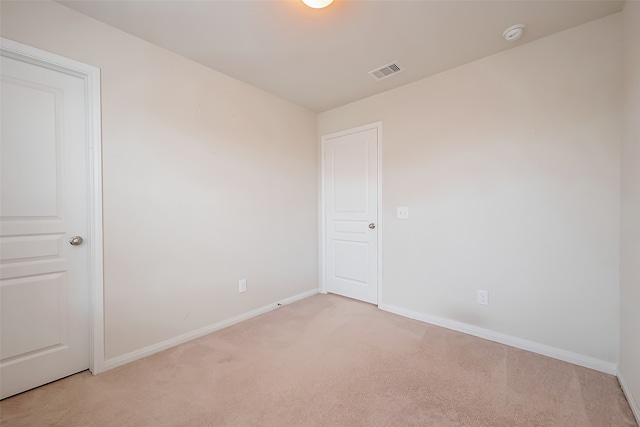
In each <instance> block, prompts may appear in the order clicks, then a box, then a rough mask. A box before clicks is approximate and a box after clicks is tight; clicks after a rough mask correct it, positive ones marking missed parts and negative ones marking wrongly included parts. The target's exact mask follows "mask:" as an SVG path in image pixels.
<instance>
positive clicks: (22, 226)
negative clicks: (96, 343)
mask: <svg viewBox="0 0 640 427" xmlns="http://www.w3.org/2000/svg"><path fill="white" fill-rule="evenodd" d="M1 61H2V62H1V63H0V67H1V72H2V82H1V85H2V86H1V101H2V103H1V109H2V110H1V124H2V130H1V137H0V138H1V139H0V143H1V144H0V158H1V160H0V163H1V164H0V167H1V169H0V170H1V172H0V179H1V189H2V192H1V194H0V217H1V218H0V245H1V246H0V250H1V252H0V258H1V260H0V337H1V338H0V359H1V360H0V394H1V396H0V397H1V398H5V397H7V396H11V395H13V394H16V393H20V392H22V391H25V390H29V389H31V388H34V387H37V386H39V385H42V384H45V383H48V382H51V381H54V380H56V379H59V378H62V377H65V376H67V375H70V374H74V373H76V372H79V371H83V370H85V369H87V368H88V367H89V350H90V342H89V325H90V323H89V307H90V301H89V269H88V247H89V245H87V242H84V243H79V241H76V242H75V243H76V244H77V245H75V246H74V245H72V244H71V243H70V239H72V238H73V237H74V236H80V237H82V238H85V239H86V238H87V231H88V222H89V219H88V218H89V217H88V212H87V210H88V209H87V205H88V203H87V200H88V199H87V198H88V193H89V183H88V182H87V181H88V180H87V176H88V173H87V167H88V144H87V141H88V134H89V132H88V130H87V129H88V127H87V115H86V105H85V102H86V101H85V100H86V87H85V81H84V80H83V79H82V78H80V77H76V76H73V75H69V74H65V73H64V72H61V71H55V70H53V69H49V68H47V67H44V66H41V65H34V64H31V63H29V62H25V61H26V60H23V59H14V58H10V57H7V56H6V55H5V52H4V51H3V55H2V57H1ZM76 240H77V239H76Z"/></svg>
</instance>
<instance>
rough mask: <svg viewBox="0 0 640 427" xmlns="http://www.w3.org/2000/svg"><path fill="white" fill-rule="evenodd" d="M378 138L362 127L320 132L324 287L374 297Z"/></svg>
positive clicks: (353, 295)
mask: <svg viewBox="0 0 640 427" xmlns="http://www.w3.org/2000/svg"><path fill="white" fill-rule="evenodd" d="M378 138H379V127H377V126H373V127H365V128H359V129H354V130H353V131H348V132H343V133H340V134H338V135H336V136H331V135H329V136H326V137H324V138H323V151H324V157H323V198H324V200H323V202H324V203H323V205H324V221H325V224H324V230H325V232H324V240H325V242H324V249H325V251H324V268H325V274H324V290H325V291H327V292H332V293H336V294H339V295H344V296H347V297H350V298H355V299H358V300H361V301H366V302H370V303H373V304H377V303H378V240H379V238H378V236H379V229H380V228H379V224H378Z"/></svg>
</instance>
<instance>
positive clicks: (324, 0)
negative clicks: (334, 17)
mask: <svg viewBox="0 0 640 427" xmlns="http://www.w3.org/2000/svg"><path fill="white" fill-rule="evenodd" d="M302 2H303V3H304V4H306V5H307V6H309V7H312V8H314V9H322V8H323V7H327V6H329V5H330V4H331V3H333V0H302Z"/></svg>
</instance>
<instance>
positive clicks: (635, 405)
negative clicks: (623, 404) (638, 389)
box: [617, 369, 640, 424]
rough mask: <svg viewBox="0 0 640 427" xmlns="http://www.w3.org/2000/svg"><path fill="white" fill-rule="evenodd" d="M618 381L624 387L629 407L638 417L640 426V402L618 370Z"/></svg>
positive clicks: (637, 420)
mask: <svg viewBox="0 0 640 427" xmlns="http://www.w3.org/2000/svg"><path fill="white" fill-rule="evenodd" d="M617 376H618V381H620V385H621V386H622V391H623V393H624V395H625V396H626V398H627V402H629V406H631V412H633V415H634V416H635V417H636V422H637V423H638V424H640V402H639V401H638V400H636V397H638V396H634V395H633V394H632V393H631V389H630V388H629V387H627V382H626V381H625V380H624V377H623V376H622V373H621V372H620V370H619V369H618V372H617Z"/></svg>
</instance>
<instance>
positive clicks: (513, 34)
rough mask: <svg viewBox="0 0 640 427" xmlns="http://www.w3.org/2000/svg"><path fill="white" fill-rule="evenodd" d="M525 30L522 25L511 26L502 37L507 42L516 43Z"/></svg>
mask: <svg viewBox="0 0 640 427" xmlns="http://www.w3.org/2000/svg"><path fill="white" fill-rule="evenodd" d="M525 28H527V27H525V26H524V25H522V24H516V25H512V26H510V27H509V28H507V29H506V30H504V33H502V37H504V39H505V40H506V41H508V42H512V41H516V40H518V39H519V38H520V37H522V33H524V29H525Z"/></svg>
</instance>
